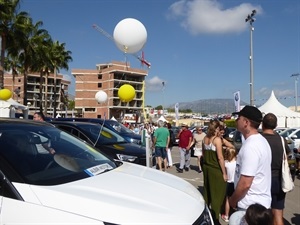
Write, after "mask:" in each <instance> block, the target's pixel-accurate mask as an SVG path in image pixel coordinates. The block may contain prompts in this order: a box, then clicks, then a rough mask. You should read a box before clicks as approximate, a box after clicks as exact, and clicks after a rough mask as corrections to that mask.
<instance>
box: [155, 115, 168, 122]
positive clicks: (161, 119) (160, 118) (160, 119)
mask: <svg viewBox="0 0 300 225" xmlns="http://www.w3.org/2000/svg"><path fill="white" fill-rule="evenodd" d="M157 121H163V122H167V120H166V118H165V117H164V116H161V117H159V119H158V120H157Z"/></svg>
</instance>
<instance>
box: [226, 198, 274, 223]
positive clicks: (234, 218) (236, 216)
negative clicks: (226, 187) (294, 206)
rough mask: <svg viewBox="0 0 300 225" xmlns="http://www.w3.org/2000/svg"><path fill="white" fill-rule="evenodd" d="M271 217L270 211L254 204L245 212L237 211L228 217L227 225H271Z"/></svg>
mask: <svg viewBox="0 0 300 225" xmlns="http://www.w3.org/2000/svg"><path fill="white" fill-rule="evenodd" d="M272 224H273V215H272V211H271V209H267V208H266V207H264V206H263V205H261V204H258V203H255V204H252V205H250V206H249V207H248V209H247V210H246V212H245V211H237V212H235V213H233V214H232V215H231V217H230V221H229V225H272Z"/></svg>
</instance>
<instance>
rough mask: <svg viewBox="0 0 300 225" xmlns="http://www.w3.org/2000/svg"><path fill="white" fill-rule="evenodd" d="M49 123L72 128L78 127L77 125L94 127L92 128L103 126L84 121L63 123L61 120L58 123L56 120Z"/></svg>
mask: <svg viewBox="0 0 300 225" xmlns="http://www.w3.org/2000/svg"><path fill="white" fill-rule="evenodd" d="M49 123H51V124H68V125H71V126H77V125H81V124H89V125H92V126H99V125H100V126H101V124H98V123H92V122H88V121H86V122H84V121H63V120H60V121H56V120H52V121H49Z"/></svg>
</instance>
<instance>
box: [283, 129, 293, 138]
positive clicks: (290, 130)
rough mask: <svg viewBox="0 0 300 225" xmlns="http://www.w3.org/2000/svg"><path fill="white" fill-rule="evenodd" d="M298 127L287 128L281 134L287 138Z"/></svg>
mask: <svg viewBox="0 0 300 225" xmlns="http://www.w3.org/2000/svg"><path fill="white" fill-rule="evenodd" d="M295 130H296V129H293V128H292V129H287V130H285V131H282V132H281V133H280V135H281V136H282V137H284V138H287V137H289V136H290V135H291V134H292V133H293V132H294V131H295Z"/></svg>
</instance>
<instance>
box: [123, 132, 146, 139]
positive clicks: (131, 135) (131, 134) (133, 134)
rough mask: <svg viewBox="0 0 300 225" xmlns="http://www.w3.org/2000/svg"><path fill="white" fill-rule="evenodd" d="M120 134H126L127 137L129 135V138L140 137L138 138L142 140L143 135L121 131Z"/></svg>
mask: <svg viewBox="0 0 300 225" xmlns="http://www.w3.org/2000/svg"><path fill="white" fill-rule="evenodd" d="M119 134H120V135H121V136H123V137H124V136H125V137H129V138H132V139H138V140H141V139H142V138H141V135H139V134H135V133H125V132H119Z"/></svg>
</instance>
